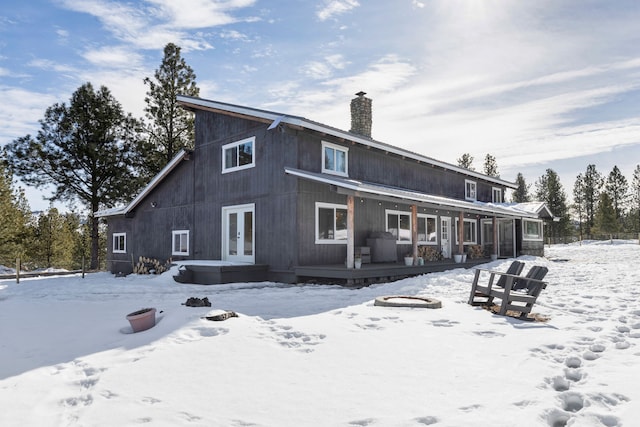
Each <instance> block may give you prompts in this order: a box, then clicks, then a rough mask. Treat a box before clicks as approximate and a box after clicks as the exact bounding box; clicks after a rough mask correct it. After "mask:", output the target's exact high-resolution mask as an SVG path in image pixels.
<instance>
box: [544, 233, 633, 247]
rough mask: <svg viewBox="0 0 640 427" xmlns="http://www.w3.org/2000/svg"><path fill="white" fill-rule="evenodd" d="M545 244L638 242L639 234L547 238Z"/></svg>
mask: <svg viewBox="0 0 640 427" xmlns="http://www.w3.org/2000/svg"><path fill="white" fill-rule="evenodd" d="M545 240H546V242H545V243H547V244H548V245H556V244H565V245H566V244H569V243H576V242H580V241H584V240H599V241H606V240H611V241H613V240H636V241H639V242H640V233H612V234H585V235H583V236H582V238H580V236H576V235H570V236H560V237H547V238H546V239H545Z"/></svg>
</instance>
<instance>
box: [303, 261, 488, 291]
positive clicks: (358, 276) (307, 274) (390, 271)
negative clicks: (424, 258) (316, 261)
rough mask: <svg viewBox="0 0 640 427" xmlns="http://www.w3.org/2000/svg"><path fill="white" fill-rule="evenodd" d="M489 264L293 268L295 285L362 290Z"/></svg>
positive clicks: (430, 263)
mask: <svg viewBox="0 0 640 427" xmlns="http://www.w3.org/2000/svg"><path fill="white" fill-rule="evenodd" d="M487 262H490V259H488V258H478V259H474V260H467V261H466V262H464V263H456V262H454V261H453V260H444V261H435V262H427V263H425V264H424V265H415V266H406V265H404V264H400V263H380V264H362V268H359V269H355V268H346V267H345V266H344V265H339V264H335V265H312V266H302V267H296V268H295V274H296V276H297V278H298V282H316V283H318V282H319V283H322V282H325V283H326V282H330V283H336V284H342V285H355V286H363V285H364V286H366V285H370V284H373V283H386V282H392V281H394V280H400V279H403V278H406V277H412V276H419V275H421V274H427V273H437V272H441V271H447V270H453V269H456V268H471V267H475V266H476V265H480V264H485V263H487Z"/></svg>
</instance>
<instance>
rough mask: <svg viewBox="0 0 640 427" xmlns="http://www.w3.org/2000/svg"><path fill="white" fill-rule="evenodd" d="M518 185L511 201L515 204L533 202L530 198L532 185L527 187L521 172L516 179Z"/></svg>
mask: <svg viewBox="0 0 640 427" xmlns="http://www.w3.org/2000/svg"><path fill="white" fill-rule="evenodd" d="M516 184H517V185H518V188H516V190H515V191H514V192H513V194H512V195H511V201H512V202H514V203H526V202H530V201H531V197H530V196H529V188H530V187H531V185H530V184H529V185H527V183H526V182H525V180H524V176H522V174H521V173H520V172H518V176H517V177H516Z"/></svg>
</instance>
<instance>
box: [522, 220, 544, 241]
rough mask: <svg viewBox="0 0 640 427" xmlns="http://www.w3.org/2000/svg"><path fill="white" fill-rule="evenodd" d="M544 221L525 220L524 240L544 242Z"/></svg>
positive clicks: (523, 224) (523, 226) (523, 225)
mask: <svg viewBox="0 0 640 427" xmlns="http://www.w3.org/2000/svg"><path fill="white" fill-rule="evenodd" d="M542 230H543V227H542V221H540V220H532V219H523V220H522V240H537V241H541V240H542Z"/></svg>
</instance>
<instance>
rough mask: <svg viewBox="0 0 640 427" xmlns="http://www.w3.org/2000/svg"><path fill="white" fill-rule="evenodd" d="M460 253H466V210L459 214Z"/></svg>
mask: <svg viewBox="0 0 640 427" xmlns="http://www.w3.org/2000/svg"><path fill="white" fill-rule="evenodd" d="M458 253H459V254H463V253H464V212H463V211H460V214H459V215H458Z"/></svg>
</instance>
